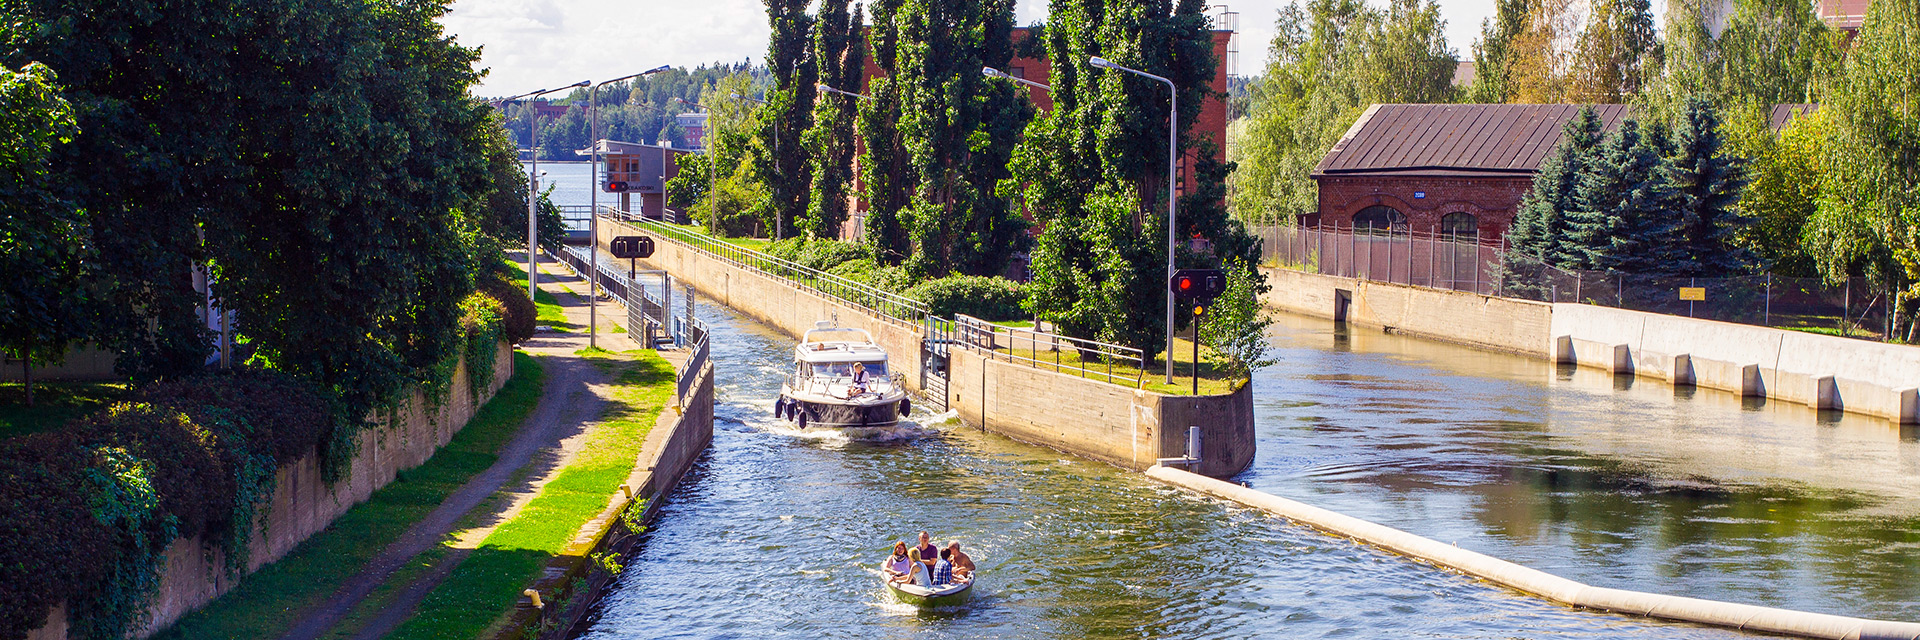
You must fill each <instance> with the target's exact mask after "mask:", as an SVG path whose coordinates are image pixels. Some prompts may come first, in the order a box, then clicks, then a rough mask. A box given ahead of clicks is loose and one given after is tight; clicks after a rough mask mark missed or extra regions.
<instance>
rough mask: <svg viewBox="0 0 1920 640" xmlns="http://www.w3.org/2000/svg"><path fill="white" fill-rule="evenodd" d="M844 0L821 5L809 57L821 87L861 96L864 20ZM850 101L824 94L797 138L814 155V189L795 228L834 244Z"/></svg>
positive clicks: (845, 190) (848, 156)
mask: <svg viewBox="0 0 1920 640" xmlns="http://www.w3.org/2000/svg"><path fill="white" fill-rule="evenodd" d="M847 4H848V3H847V1H846V0H826V1H824V2H821V3H820V9H819V11H818V15H817V17H816V19H815V20H816V23H815V26H814V33H813V57H814V59H815V60H817V61H819V62H818V64H819V68H820V83H821V84H825V85H827V86H829V87H833V88H835V89H839V90H841V91H848V92H853V93H859V92H860V89H861V87H860V85H861V80H862V79H863V78H865V76H866V69H865V64H866V44H865V43H864V42H863V41H862V38H861V29H862V28H863V27H864V26H865V23H866V19H865V18H864V16H863V11H862V10H861V7H860V6H859V5H855V6H854V7H853V10H852V12H851V13H849V12H848V10H847ZM851 100H853V98H849V97H847V96H844V95H824V96H819V99H818V100H817V101H816V102H815V103H814V105H813V127H812V128H809V129H807V133H806V135H805V136H803V137H802V139H803V140H805V144H806V145H807V147H808V148H810V149H812V150H813V168H812V173H813V186H812V191H811V192H810V193H809V194H808V196H807V216H806V219H805V220H803V221H802V222H801V224H800V226H801V227H802V228H803V229H805V230H806V232H807V235H808V236H809V237H812V238H828V239H837V238H839V237H840V225H841V223H842V222H844V221H846V219H847V206H848V196H849V195H850V194H851V192H852V186H853V184H852V183H853V158H854V151H855V149H854V147H855V145H854V137H853V129H854V115H855V114H856V113H858V112H859V108H858V106H857V105H855V104H853V103H852V102H851Z"/></svg>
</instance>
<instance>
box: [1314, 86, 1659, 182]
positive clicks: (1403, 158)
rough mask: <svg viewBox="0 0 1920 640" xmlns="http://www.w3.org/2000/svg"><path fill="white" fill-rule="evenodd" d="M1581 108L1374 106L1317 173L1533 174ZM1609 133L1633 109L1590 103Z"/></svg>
mask: <svg viewBox="0 0 1920 640" xmlns="http://www.w3.org/2000/svg"><path fill="white" fill-rule="evenodd" d="M1582 106H1584V105H1577V104H1376V105H1373V106H1371V107H1368V108H1367V111H1366V113H1365V114H1362V115H1361V116H1360V119H1359V120H1358V121H1356V122H1354V123H1353V126H1352V127H1351V128H1349V129H1347V133H1346V135H1344V136H1342V137H1341V138H1340V141H1339V142H1337V143H1334V145H1333V149H1332V150H1329V151H1328V152H1327V155H1326V156H1325V157H1323V158H1321V159H1320V164H1319V166H1316V167H1314V168H1313V177H1315V178H1320V177H1325V176H1344V175H1420V176H1474V175H1484V176H1506V177H1531V176H1532V175H1533V174H1534V172H1536V171H1538V170H1539V169H1540V163H1541V162H1542V161H1543V160H1545V159H1546V157H1547V153H1548V152H1549V151H1551V150H1553V145H1554V144H1555V143H1557V142H1559V141H1560V134H1561V129H1562V127H1564V126H1565V125H1566V123H1567V121H1568V120H1572V119H1573V118H1574V116H1576V115H1578V114H1579V113H1580V108H1581V107H1582ZM1591 106H1592V107H1593V110H1594V113H1595V114H1596V115H1598V116H1600V124H1601V126H1602V127H1604V128H1606V129H1609V130H1611V129H1613V128H1614V127H1617V126H1619V124H1620V121H1621V120H1624V119H1625V118H1626V117H1627V113H1628V109H1629V108H1628V107H1627V105H1621V104H1596V105H1591Z"/></svg>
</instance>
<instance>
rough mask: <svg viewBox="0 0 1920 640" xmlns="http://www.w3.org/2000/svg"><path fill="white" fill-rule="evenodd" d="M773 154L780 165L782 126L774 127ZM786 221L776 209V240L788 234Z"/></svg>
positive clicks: (774, 224)
mask: <svg viewBox="0 0 1920 640" xmlns="http://www.w3.org/2000/svg"><path fill="white" fill-rule="evenodd" d="M733 98H734V99H735V100H745V101H747V102H753V103H757V104H761V105H765V104H766V103H767V101H765V100H761V99H759V98H752V97H748V96H743V95H740V94H738V93H736V94H733ZM773 156H774V157H775V158H776V160H775V162H774V164H776V165H778V164H779V161H778V160H777V158H779V157H780V127H774V128H773ZM786 222H787V221H786V219H784V218H781V217H780V211H779V210H777V209H776V210H775V211H774V212H773V239H774V240H775V241H776V242H777V241H779V240H780V239H781V236H784V235H786V234H787V225H786Z"/></svg>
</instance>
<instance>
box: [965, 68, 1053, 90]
mask: <svg viewBox="0 0 1920 640" xmlns="http://www.w3.org/2000/svg"><path fill="white" fill-rule="evenodd" d="M980 73H981V74H982V75H985V76H987V77H989V78H999V79H1001V80H1012V81H1014V82H1018V83H1020V84H1024V85H1027V86H1029V87H1033V88H1035V89H1039V90H1041V91H1046V92H1048V93H1052V92H1053V87H1049V86H1047V85H1044V84H1040V83H1038V82H1034V81H1032V80H1028V79H1026V78H1015V77H1013V76H1010V75H1007V72H1005V71H1001V70H999V69H995V68H993V67H983V68H981V69H980Z"/></svg>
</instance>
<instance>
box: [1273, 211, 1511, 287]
mask: <svg viewBox="0 0 1920 640" xmlns="http://www.w3.org/2000/svg"><path fill="white" fill-rule="evenodd" d="M1252 230H1253V232H1254V233H1255V234H1256V235H1258V236H1260V239H1261V243H1260V253H1261V260H1262V261H1263V262H1265V263H1267V264H1268V265H1269V266H1277V267H1283V268H1288V269H1295V270H1299V271H1308V272H1313V273H1319V274H1322V275H1329V276H1340V277H1343V278H1358V279H1361V280H1373V281H1376V282H1393V283H1399V284H1407V285H1415V286H1422V287H1434V288H1437V289H1452V290H1455V291H1472V292H1475V293H1482V294H1494V293H1495V292H1497V291H1498V289H1499V282H1498V280H1499V279H1498V273H1497V271H1498V265H1499V263H1500V254H1501V249H1502V247H1503V244H1502V243H1503V242H1504V240H1503V239H1493V238H1486V237H1482V236H1479V235H1476V234H1454V233H1447V232H1445V231H1442V230H1440V229H1439V228H1438V227H1435V228H1433V229H1430V230H1426V231H1421V230H1418V229H1409V228H1407V227H1404V226H1402V227H1393V228H1388V229H1383V228H1370V227H1359V228H1355V227H1351V226H1341V225H1340V224H1339V223H1334V224H1332V225H1327V224H1321V225H1317V226H1305V225H1290V224H1280V225H1257V226H1254V227H1252Z"/></svg>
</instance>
